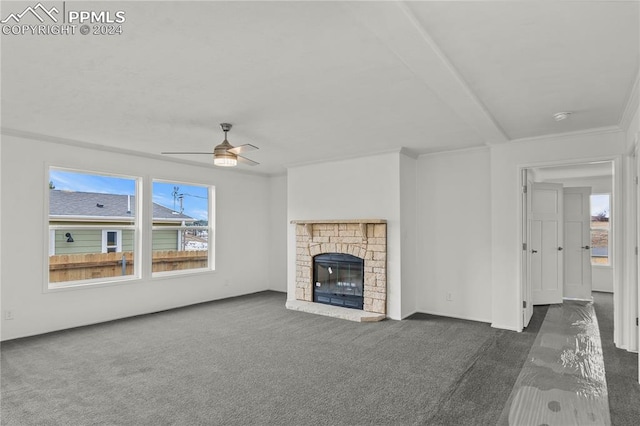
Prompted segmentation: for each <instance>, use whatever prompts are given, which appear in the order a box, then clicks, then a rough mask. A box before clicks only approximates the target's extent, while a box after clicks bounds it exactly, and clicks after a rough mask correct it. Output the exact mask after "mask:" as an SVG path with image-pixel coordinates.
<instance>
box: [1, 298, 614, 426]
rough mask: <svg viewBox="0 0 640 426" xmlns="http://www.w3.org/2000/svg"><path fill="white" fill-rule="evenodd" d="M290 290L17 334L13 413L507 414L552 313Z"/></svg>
mask: <svg viewBox="0 0 640 426" xmlns="http://www.w3.org/2000/svg"><path fill="white" fill-rule="evenodd" d="M284 302H285V295H284V294H282V293H274V292H264V293H258V294H255V295H249V296H243V297H239V298H234V299H227V300H222V301H217V302H211V303H206V304H201V305H196V306H192V307H188V308H183V309H176V310H171V311H166V312H161V313H158V314H153V315H145V316H140V317H136V318H131V319H125V320H120V321H114V322H110V323H105V324H99V325H95V326H89V327H82V328H78V329H73V330H67V331H63V332H57V333H51V334H47V335H42V336H36V337H31V338H25V339H17V340H13V341H9V342H5V343H3V345H2V351H1V353H2V383H1V385H2V401H1V402H2V407H1V408H2V410H1V414H2V424H3V425H21V426H25V425H267V424H271V425H312V424H313V425H387V424H389V425H408V424H430V425H456V424H459V425H477V424H487V425H489V424H496V422H497V420H498V418H499V416H500V414H501V411H502V408H503V406H504V403H505V401H506V400H507V398H508V395H509V393H510V391H511V388H512V386H513V383H514V382H515V380H516V378H517V376H518V373H519V371H520V368H521V366H522V362H523V361H524V357H526V356H527V354H528V352H529V349H530V346H531V343H532V342H533V340H534V339H535V334H536V333H537V329H538V328H539V325H540V322H541V321H542V319H543V317H544V308H536V314H535V315H534V319H533V322H532V324H531V326H530V327H529V329H528V330H527V331H526V332H524V333H512V332H507V331H502V330H496V329H492V328H491V327H490V326H489V325H488V324H483V323H477V322H470V321H462V320H455V319H450V318H443V317H435V316H429V315H415V316H413V317H412V318H411V319H409V320H405V321H383V322H381V323H374V324H359V323H353V322H349V321H344V320H339V319H333V318H327V317H321V316H316V315H311V314H306V313H302V312H294V311H288V310H286V309H285V308H284ZM607 374H609V373H608V372H607ZM607 378H608V377H607ZM612 406H613V405H612ZM614 424H615V423H614Z"/></svg>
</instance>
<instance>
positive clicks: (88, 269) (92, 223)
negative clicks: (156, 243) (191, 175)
mask: <svg viewBox="0 0 640 426" xmlns="http://www.w3.org/2000/svg"><path fill="white" fill-rule="evenodd" d="M138 182H139V179H138V178H135V177H125V176H115V175H105V174H98V173H91V172H81V171H76V170H67V169H60V168H54V167H52V168H50V169H49V217H48V221H49V284H48V285H49V288H51V289H53V288H60V287H67V286H77V285H85V284H96V283H104V282H111V281H118V280H123V279H124V280H126V279H131V278H136V277H138V276H139V273H138V268H137V265H138V262H137V250H136V246H137V244H136V241H139V237H138V235H137V233H138V231H137V229H138V213H137V210H138V209H137V208H136V200H137V189H138V185H139V183H138Z"/></svg>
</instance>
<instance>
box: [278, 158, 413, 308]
mask: <svg viewBox="0 0 640 426" xmlns="http://www.w3.org/2000/svg"><path fill="white" fill-rule="evenodd" d="M400 155H401V154H400V153H398V152H393V153H384V154H378V155H371V156H368V157H362V158H356V159H345V160H340V161H333V162H326V163H319V164H310V165H304V166H297V167H290V168H289V169H288V176H287V185H288V190H287V202H288V220H289V221H291V220H305V219H306V220H309V219H319V220H321V219H385V220H386V221H387V316H388V317H389V318H392V319H401V318H402V312H403V310H402V308H401V305H402V298H401V297H402V296H401V242H400V240H401V238H400V236H401V229H400V158H399V157H400ZM295 252H296V249H295V225H291V224H290V225H289V228H288V255H287V261H288V280H287V281H288V291H287V293H288V297H289V299H295V276H296V271H295V269H296V266H295Z"/></svg>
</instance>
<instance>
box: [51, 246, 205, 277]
mask: <svg viewBox="0 0 640 426" xmlns="http://www.w3.org/2000/svg"><path fill="white" fill-rule="evenodd" d="M208 259H209V256H208V252H207V250H190V251H175V250H167V251H154V252H153V260H152V265H153V266H152V271H153V272H163V271H180V270H183V269H196V268H206V267H207V264H208ZM122 275H133V253H132V252H130V251H128V252H121V253H87V254H61V255H55V256H49V282H50V283H57V282H63V281H78V280H89V279H96V278H110V277H119V276H122Z"/></svg>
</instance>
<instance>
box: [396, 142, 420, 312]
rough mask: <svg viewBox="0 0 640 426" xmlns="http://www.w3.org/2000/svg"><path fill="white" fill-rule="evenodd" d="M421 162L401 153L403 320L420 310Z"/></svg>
mask: <svg viewBox="0 0 640 426" xmlns="http://www.w3.org/2000/svg"><path fill="white" fill-rule="evenodd" d="M417 165H418V162H417V160H416V159H415V158H412V157H409V156H407V155H405V154H400V235H401V237H400V245H401V256H402V257H401V260H402V261H401V279H402V312H401V316H402V318H406V317H408V316H410V315H412V314H414V313H415V312H416V311H417V300H416V299H417V297H416V296H417V292H418V276H419V271H418V264H417V258H418V257H417V248H418V241H417V239H418V217H417V215H418V210H417V209H418V206H417V196H418V188H417V183H418V181H417V180H418V175H417V173H418V169H417Z"/></svg>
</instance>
